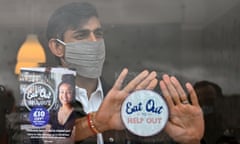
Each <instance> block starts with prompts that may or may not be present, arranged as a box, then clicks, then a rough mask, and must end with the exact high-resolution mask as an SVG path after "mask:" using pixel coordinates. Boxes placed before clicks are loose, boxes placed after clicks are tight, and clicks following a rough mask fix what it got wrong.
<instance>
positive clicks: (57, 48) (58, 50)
mask: <svg viewBox="0 0 240 144" xmlns="http://www.w3.org/2000/svg"><path fill="white" fill-rule="evenodd" d="M48 47H49V49H50V50H51V52H52V53H53V54H54V55H55V56H57V57H63V56H64V46H63V45H62V44H59V43H58V42H57V41H56V39H50V40H49V42H48Z"/></svg>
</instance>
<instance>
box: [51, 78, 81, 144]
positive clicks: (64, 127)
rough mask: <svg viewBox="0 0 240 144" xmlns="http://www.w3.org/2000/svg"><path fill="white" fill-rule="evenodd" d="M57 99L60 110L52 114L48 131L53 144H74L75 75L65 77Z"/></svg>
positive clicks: (60, 84)
mask: <svg viewBox="0 0 240 144" xmlns="http://www.w3.org/2000/svg"><path fill="white" fill-rule="evenodd" d="M57 98H58V102H59V108H58V109H57V110H53V111H52V112H51V113H50V120H49V125H48V126H47V127H48V130H50V131H49V133H50V134H51V135H50V138H51V139H50V141H51V140H52V143H55V142H57V143H66V142H67V143H74V136H75V135H74V128H75V127H74V122H75V118H76V113H75V112H74V108H73V102H74V98H75V83H74V76H73V75H63V77H62V81H61V82H60V83H59V85H58V92H57Z"/></svg>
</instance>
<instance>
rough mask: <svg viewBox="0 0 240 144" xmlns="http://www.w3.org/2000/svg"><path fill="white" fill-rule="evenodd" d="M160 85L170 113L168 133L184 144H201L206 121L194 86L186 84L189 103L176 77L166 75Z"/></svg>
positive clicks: (166, 129) (167, 125)
mask: <svg viewBox="0 0 240 144" xmlns="http://www.w3.org/2000/svg"><path fill="white" fill-rule="evenodd" d="M159 84H160V88H161V91H162V93H163V96H164V97H165V99H166V101H167V103H168V106H169V111H170V115H169V121H168V123H167V124H166V127H165V131H166V133H167V134H168V135H169V136H170V137H171V138H172V139H173V140H175V141H176V142H179V143H182V144H200V140H201V138H202V137H203V134H204V119H203V112H202V110H201V107H200V106H199V103H198V99H197V95H196V93H195V91H194V89H193V87H192V85H191V84H190V83H186V88H187V91H188V93H189V95H190V97H189V100H190V102H189V100H188V97H187V94H186V93H185V91H184V90H183V88H182V86H181V85H180V83H179V82H178V80H177V79H176V78H175V77H173V76H172V77H169V76H168V75H166V74H165V75H163V79H162V80H161V81H160V83H159Z"/></svg>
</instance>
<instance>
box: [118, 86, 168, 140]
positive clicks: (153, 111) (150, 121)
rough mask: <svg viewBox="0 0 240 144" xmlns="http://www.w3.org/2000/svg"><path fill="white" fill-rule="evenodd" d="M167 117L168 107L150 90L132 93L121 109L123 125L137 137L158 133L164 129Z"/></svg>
mask: <svg viewBox="0 0 240 144" xmlns="http://www.w3.org/2000/svg"><path fill="white" fill-rule="evenodd" d="M168 115H169V112H168V107H167V104H166V102H165V101H164V99H163V98H162V96H161V95H160V94H158V93H156V92H154V91H151V90H137V91H134V92H133V93H131V94H130V95H129V96H128V97H127V98H126V99H125V100H124V102H123V104H122V107H121V117H122V120H123V123H124V125H125V126H126V128H127V129H128V130H129V131H130V132H131V133H133V134H135V135H138V136H152V135H155V134H157V133H159V132H160V131H161V130H162V129H163V128H164V127H165V125H166V123H167V121H168Z"/></svg>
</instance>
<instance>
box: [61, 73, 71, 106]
mask: <svg viewBox="0 0 240 144" xmlns="http://www.w3.org/2000/svg"><path fill="white" fill-rule="evenodd" d="M62 84H69V85H70V86H71V88H72V98H73V100H72V102H71V104H73V103H74V99H75V77H74V75H72V74H64V75H63V76H62V81H61V82H60V83H59V84H58V89H57V98H58V102H59V104H61V103H60V100H59V97H58V96H59V88H60V86H61V85H62Z"/></svg>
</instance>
